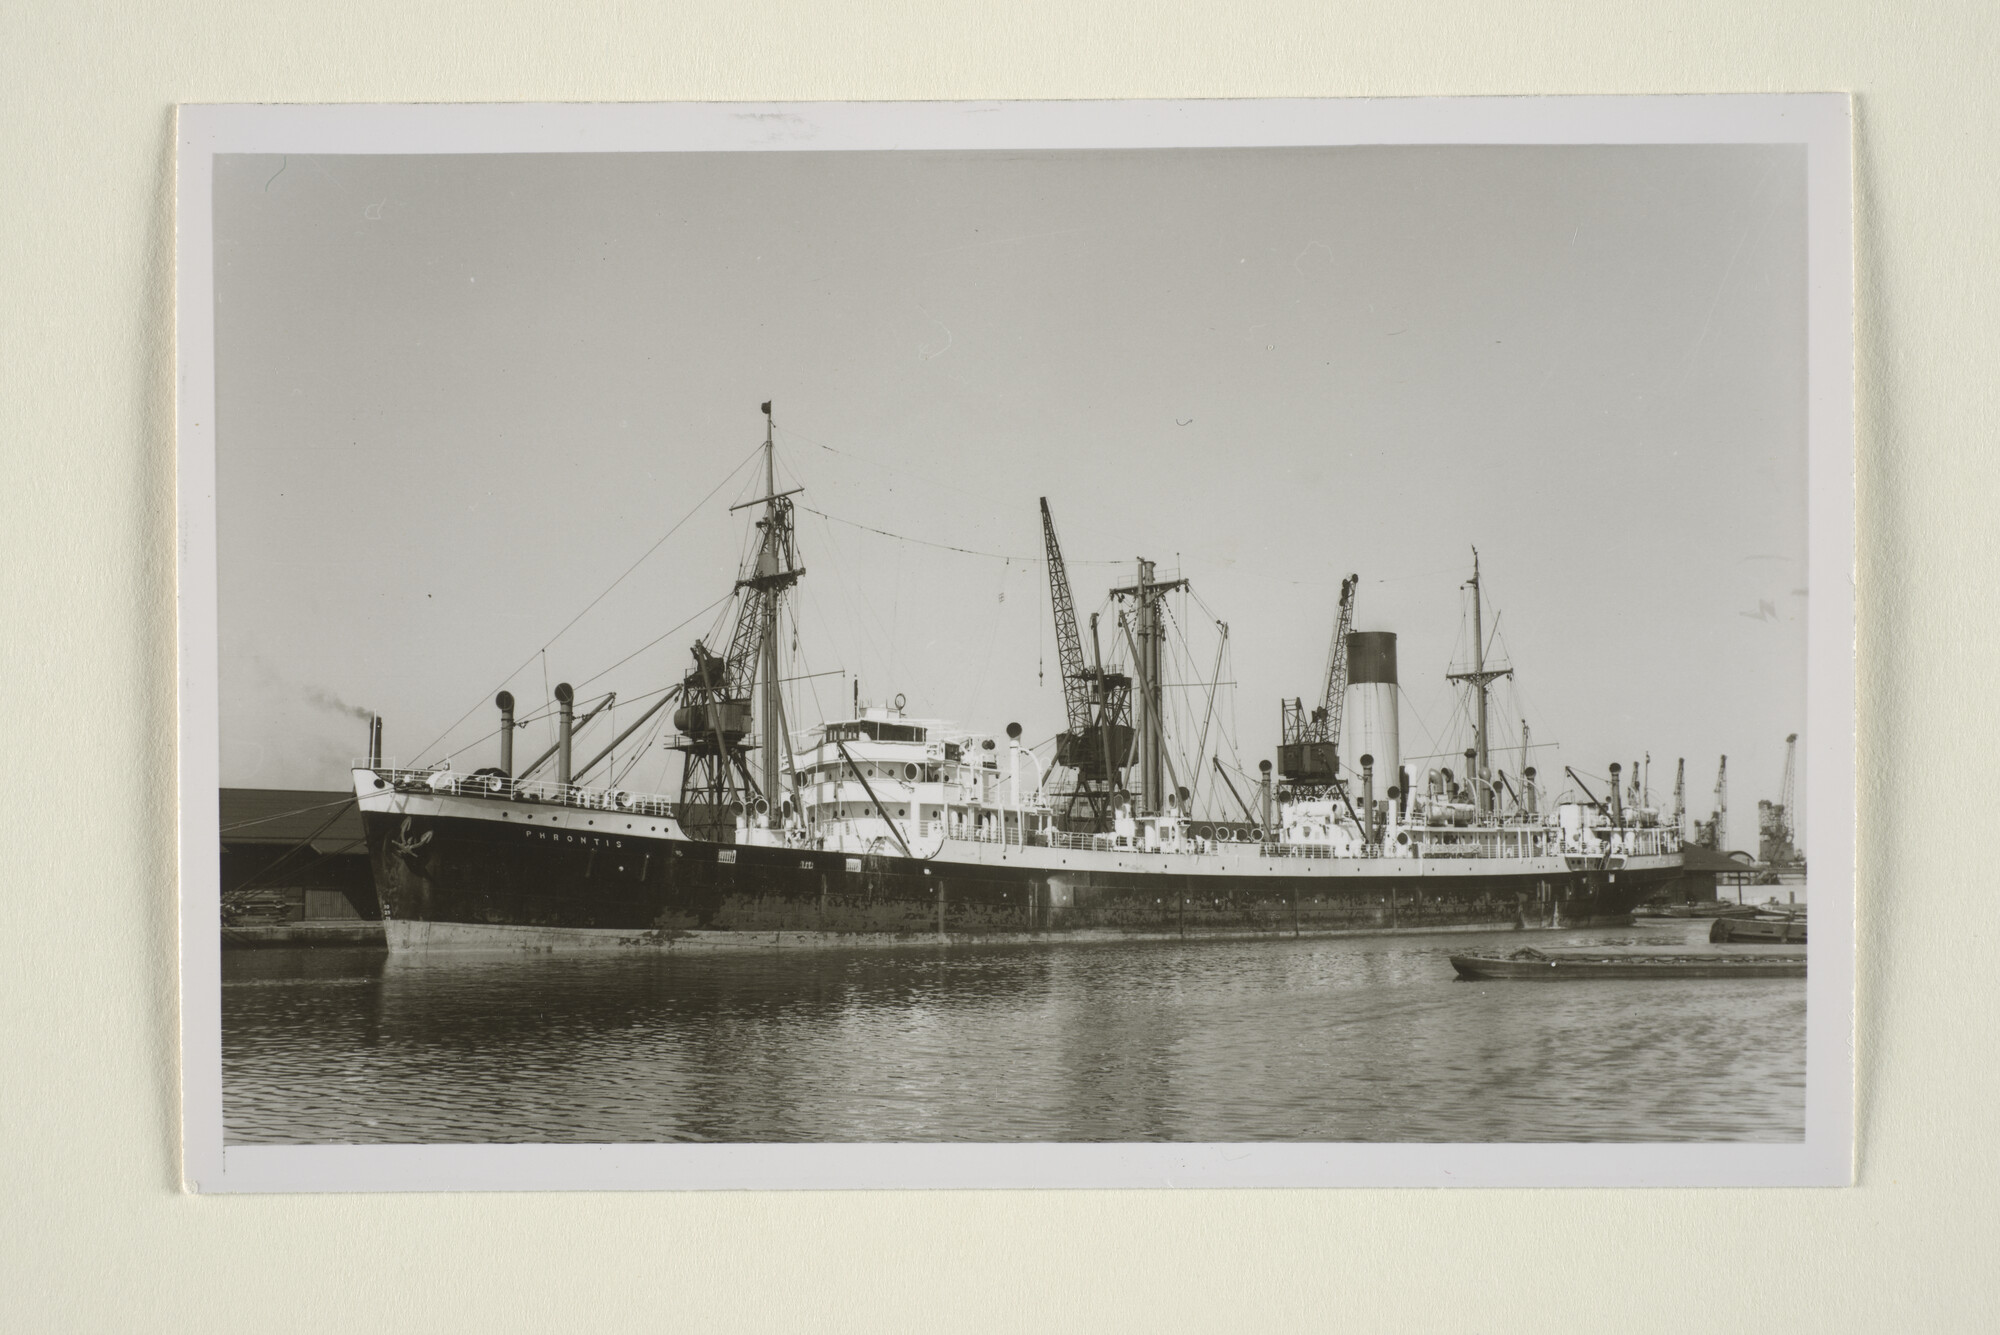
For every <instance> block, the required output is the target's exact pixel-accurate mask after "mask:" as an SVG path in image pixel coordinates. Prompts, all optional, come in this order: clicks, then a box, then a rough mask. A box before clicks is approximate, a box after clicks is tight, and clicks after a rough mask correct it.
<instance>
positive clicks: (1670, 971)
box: [1451, 948, 1806, 981]
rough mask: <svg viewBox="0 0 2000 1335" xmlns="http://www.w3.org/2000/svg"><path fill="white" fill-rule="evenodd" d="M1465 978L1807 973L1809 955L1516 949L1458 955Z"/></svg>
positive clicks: (1458, 965) (1455, 957)
mask: <svg viewBox="0 0 2000 1335" xmlns="http://www.w3.org/2000/svg"><path fill="white" fill-rule="evenodd" d="M1451 967H1452V968H1454V969H1456V970H1457V971H1458V976H1459V977H1460V978H1466V979H1474V980H1479V981H1498V980H1502V979H1516V978H1525V979H1533V980H1549V981H1554V980H1558V979H1569V978H1803V977H1805V976H1806V957H1805V956H1804V955H1762V954H1760V955H1687V954H1677V955H1610V954H1590V953H1576V954H1563V955H1551V954H1547V953H1545V952H1543V951H1539V950H1534V949H1532V948H1531V949H1526V950H1516V951H1514V952H1513V953H1511V954H1508V955H1453V956H1452V957H1451Z"/></svg>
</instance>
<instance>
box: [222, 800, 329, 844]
mask: <svg viewBox="0 0 2000 1335" xmlns="http://www.w3.org/2000/svg"><path fill="white" fill-rule="evenodd" d="M221 798H222V842H223V843H225V844H283V845H287V846H289V845H292V844H299V843H304V842H305V841H306V840H307V839H311V840H312V846H313V851H314V852H316V853H337V852H342V851H346V852H358V851H359V850H360V841H361V811H360V809H359V808H358V807H356V806H355V805H354V794H353V793H343V792H326V791H324V790H321V789H313V788H224V789H222V790H221ZM329 822H331V823H329ZM322 827H324V828H322Z"/></svg>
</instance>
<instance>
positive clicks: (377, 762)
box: [368, 714, 382, 769]
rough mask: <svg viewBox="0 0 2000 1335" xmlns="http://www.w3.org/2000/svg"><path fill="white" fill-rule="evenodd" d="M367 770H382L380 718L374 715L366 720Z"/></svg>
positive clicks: (378, 715)
mask: <svg viewBox="0 0 2000 1335" xmlns="http://www.w3.org/2000/svg"><path fill="white" fill-rule="evenodd" d="M368 768H370V769H381V768H382V716H381V715H380V714H376V715H374V716H373V717H371V718H370V719H369V720H368Z"/></svg>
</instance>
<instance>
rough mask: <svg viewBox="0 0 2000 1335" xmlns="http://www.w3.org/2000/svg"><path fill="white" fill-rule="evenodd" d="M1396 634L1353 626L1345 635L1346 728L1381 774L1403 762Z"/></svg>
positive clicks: (1356, 747)
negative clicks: (1374, 760)
mask: <svg viewBox="0 0 2000 1335" xmlns="http://www.w3.org/2000/svg"><path fill="white" fill-rule="evenodd" d="M1396 697H1397V689H1396V634H1395V632H1394V631H1387V630H1357V631H1354V632H1352V633H1350V634H1349V635H1348V637H1347V717H1346V730H1347V735H1348V738H1349V739H1351V740H1352V742H1353V746H1352V747H1351V748H1350V749H1349V751H1348V752H1347V754H1349V755H1360V754H1361V753H1362V752H1363V751H1366V752H1367V753H1368V754H1370V755H1372V756H1374V757H1375V759H1376V761H1377V762H1379V763H1380V764H1381V766H1382V769H1383V772H1384V773H1385V774H1395V773H1396V772H1397V771H1399V770H1400V769H1401V768H1402V766H1403V747H1402V741H1401V731H1400V728H1399V725H1398V722H1397V716H1396ZM1336 740H1338V739H1336Z"/></svg>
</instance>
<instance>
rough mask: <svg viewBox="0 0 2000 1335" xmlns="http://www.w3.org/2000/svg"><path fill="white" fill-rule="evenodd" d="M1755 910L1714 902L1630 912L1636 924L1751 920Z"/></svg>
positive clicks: (1649, 906) (1648, 906) (1651, 906)
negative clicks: (1698, 919) (1705, 920)
mask: <svg viewBox="0 0 2000 1335" xmlns="http://www.w3.org/2000/svg"><path fill="white" fill-rule="evenodd" d="M1756 914H1757V910H1756V908H1755V907H1754V906H1752V905H1749V904H1725V903H1723V902H1722V901H1720V900H1716V901H1713V902H1710V903H1706V904H1642V905H1640V906H1639V907H1638V908H1636V909H1634V910H1632V918H1633V920H1634V921H1636V922H1645V921H1648V920H1651V921H1653V922H1686V921H1688V920H1689V919H1693V918H1751V917H1755V916H1756Z"/></svg>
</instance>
